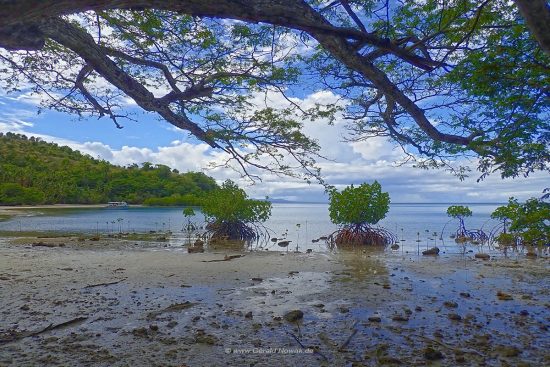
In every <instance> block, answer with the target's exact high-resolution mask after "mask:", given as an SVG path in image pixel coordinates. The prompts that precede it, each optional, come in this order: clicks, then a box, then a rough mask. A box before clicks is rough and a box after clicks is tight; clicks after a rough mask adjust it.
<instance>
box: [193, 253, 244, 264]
mask: <svg viewBox="0 0 550 367" xmlns="http://www.w3.org/2000/svg"><path fill="white" fill-rule="evenodd" d="M239 257H244V255H229V256H228V255H225V257H224V258H223V259H216V260H203V261H202V262H203V263H214V262H220V261H230V260H233V259H238V258H239Z"/></svg>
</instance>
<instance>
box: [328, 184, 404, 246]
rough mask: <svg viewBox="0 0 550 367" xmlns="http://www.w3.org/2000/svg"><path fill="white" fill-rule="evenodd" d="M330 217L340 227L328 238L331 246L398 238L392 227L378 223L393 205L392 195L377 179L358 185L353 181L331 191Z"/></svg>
mask: <svg viewBox="0 0 550 367" xmlns="http://www.w3.org/2000/svg"><path fill="white" fill-rule="evenodd" d="M329 195H330V205H329V214H330V219H331V221H332V222H333V223H334V224H337V225H339V226H340V228H339V229H338V230H337V231H335V232H334V233H332V234H331V235H330V236H328V238H327V242H328V244H329V246H330V247H334V246H346V245H351V246H355V245H361V246H385V245H388V244H390V243H394V242H395V241H396V238H395V236H394V235H393V234H392V233H391V232H390V231H388V230H386V229H384V228H381V227H375V225H376V223H378V222H379V221H380V220H382V219H384V217H385V216H386V214H387V213H388V210H389V206H390V195H389V194H388V193H387V192H382V186H381V185H380V184H379V183H378V182H377V181H374V183H372V184H368V183H363V184H361V185H359V186H357V187H355V186H353V185H351V186H348V187H346V188H345V189H344V190H342V191H341V192H339V191H338V190H336V189H335V188H333V189H332V190H331V191H330V192H329Z"/></svg>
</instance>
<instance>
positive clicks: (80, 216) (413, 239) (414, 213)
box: [0, 203, 502, 251]
mask: <svg viewBox="0 0 550 367" xmlns="http://www.w3.org/2000/svg"><path fill="white" fill-rule="evenodd" d="M450 205H451V204H444V203H432V204H426V203H409V204H391V206H390V211H389V212H388V215H387V216H386V218H385V219H383V220H382V221H380V223H378V224H377V226H380V227H383V228H385V229H387V230H389V231H390V232H392V233H393V234H394V236H395V237H396V239H397V243H399V244H400V245H401V247H404V248H406V249H408V250H418V249H419V248H421V249H425V248H427V247H433V246H442V245H445V246H446V245H449V244H451V243H454V241H452V239H451V238H450V237H451V235H452V234H453V233H454V232H455V231H456V228H457V226H458V221H457V220H455V219H451V218H449V217H448V216H447V214H446V210H447V207H449V206H450ZM465 205H468V207H469V208H470V209H471V210H472V212H473V215H472V216H471V217H468V218H466V220H465V223H466V228H468V229H483V230H484V231H485V232H486V233H489V232H491V230H492V229H493V228H494V227H495V226H496V225H497V224H498V222H496V221H494V220H492V219H491V218H490V214H491V212H492V211H493V210H494V209H495V208H496V207H497V206H499V205H502V204H465ZM195 212H196V215H195V216H194V217H192V218H190V219H191V221H192V222H193V223H194V224H195V225H196V226H197V227H201V226H203V225H204V224H205V218H204V215H203V214H202V213H201V212H200V210H198V209H196V210H195ZM187 220H188V219H187V218H186V217H184V216H183V208H181V207H129V208H127V209H109V208H82V209H80V208H79V209H65V208H64V209H34V210H31V211H29V212H28V214H27V215H24V216H15V217H12V218H11V219H10V220H7V221H4V222H0V231H22V232H24V231H40V232H78V233H83V234H99V235H105V234H116V233H119V232H150V231H155V232H168V231H169V232H171V233H172V234H171V236H170V245H171V246H177V245H178V244H180V243H183V242H184V241H183V240H184V238H185V237H186V236H187V233H186V232H185V230H184V227H185V225H186V224H187ZM264 226H265V229H266V231H267V235H266V238H267V241H266V243H264V244H263V245H262V248H269V249H272V250H280V249H281V248H278V246H277V242H271V241H270V239H271V238H278V239H283V238H284V239H286V240H289V241H292V242H290V245H289V246H288V248H289V249H290V250H296V249H298V250H300V251H304V250H306V249H308V248H312V249H313V250H320V249H321V250H322V249H324V248H326V247H325V243H324V241H322V240H321V241H318V242H317V241H316V240H317V239H319V237H322V236H328V235H330V234H331V233H332V232H334V231H335V230H336V229H337V228H338V227H337V226H336V225H334V224H332V223H331V221H330V218H329V212H328V205H327V204H311V203H285V204H273V208H272V215H271V218H270V219H269V220H268V221H267V222H265V223H264ZM312 241H315V242H312ZM283 250H286V248H284V249H283Z"/></svg>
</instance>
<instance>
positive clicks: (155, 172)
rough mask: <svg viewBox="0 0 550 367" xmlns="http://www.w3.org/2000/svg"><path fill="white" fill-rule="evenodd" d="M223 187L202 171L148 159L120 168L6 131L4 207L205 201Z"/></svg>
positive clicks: (0, 165) (0, 186) (1, 165)
mask: <svg viewBox="0 0 550 367" xmlns="http://www.w3.org/2000/svg"><path fill="white" fill-rule="evenodd" d="M217 187H218V185H217V184H216V181H215V180H214V179H213V178H211V177H209V176H207V175H205V174H204V173H201V172H186V173H180V172H178V171H177V170H174V169H171V168H170V167H168V166H165V165H161V164H157V165H153V164H151V163H148V162H145V163H143V164H142V165H141V166H138V165H137V164H132V165H130V166H128V167H120V166H115V165H112V164H110V163H109V162H106V161H104V160H100V159H95V158H93V157H91V156H89V155H85V154H82V153H80V152H78V151H76V150H73V149H71V148H69V147H66V146H59V145H57V144H54V143H47V142H45V141H42V140H41V139H40V138H35V137H30V138H29V137H27V136H25V135H20V134H13V133H7V134H2V133H0V205H22V204H27V205H35V204H102V203H106V202H108V201H126V202H128V203H131V204H146V205H200V202H201V200H202V198H203V197H204V196H205V194H206V193H209V192H211V191H213V190H215V189H216V188H217Z"/></svg>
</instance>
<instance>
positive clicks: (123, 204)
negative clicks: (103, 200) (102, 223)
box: [107, 201, 128, 209]
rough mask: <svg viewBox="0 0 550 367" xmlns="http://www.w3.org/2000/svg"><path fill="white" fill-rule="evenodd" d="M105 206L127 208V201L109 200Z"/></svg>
mask: <svg viewBox="0 0 550 367" xmlns="http://www.w3.org/2000/svg"><path fill="white" fill-rule="evenodd" d="M107 208H117V209H126V208H128V203H127V202H125V201H109V202H108V203H107Z"/></svg>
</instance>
